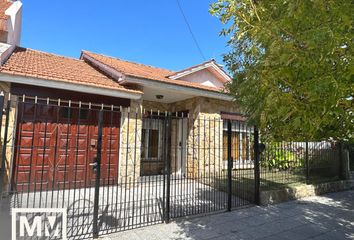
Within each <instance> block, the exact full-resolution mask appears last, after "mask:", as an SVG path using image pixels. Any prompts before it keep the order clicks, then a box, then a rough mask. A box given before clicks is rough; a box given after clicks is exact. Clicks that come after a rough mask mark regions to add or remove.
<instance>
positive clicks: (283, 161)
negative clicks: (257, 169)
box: [261, 143, 304, 170]
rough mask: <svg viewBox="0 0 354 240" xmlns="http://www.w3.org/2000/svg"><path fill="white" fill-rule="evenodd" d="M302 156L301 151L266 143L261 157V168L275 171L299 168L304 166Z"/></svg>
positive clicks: (284, 145) (282, 145) (283, 145)
mask: <svg viewBox="0 0 354 240" xmlns="http://www.w3.org/2000/svg"><path fill="white" fill-rule="evenodd" d="M302 155H303V154H302V149H292V148H291V147H289V146H286V144H282V143H268V144H266V149H265V152H264V153H263V154H262V156H261V166H262V167H265V168H268V169H277V170H287V169H294V168H301V167H303V166H304V160H303V157H302Z"/></svg>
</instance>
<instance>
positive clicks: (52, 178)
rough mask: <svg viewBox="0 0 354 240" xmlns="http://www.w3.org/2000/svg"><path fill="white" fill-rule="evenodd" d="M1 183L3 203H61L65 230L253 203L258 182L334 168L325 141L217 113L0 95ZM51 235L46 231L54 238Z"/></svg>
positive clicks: (271, 183)
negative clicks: (267, 132)
mask: <svg viewBox="0 0 354 240" xmlns="http://www.w3.org/2000/svg"><path fill="white" fill-rule="evenodd" d="M3 106H5V110H6V111H4V114H3V115H1V119H2V123H3V124H2V127H1V136H2V138H1V139H2V140H3V141H2V153H1V154H2V155H1V156H2V158H1V165H0V166H1V169H0V179H1V180H2V183H1V184H0V187H1V189H0V193H1V194H2V196H4V197H6V198H7V199H10V200H11V201H10V205H9V210H10V208H65V209H66V210H67V218H68V224H67V227H68V229H67V235H68V237H69V238H71V239H78V238H88V237H92V236H93V237H97V236H98V235H101V234H106V233H110V232H115V231H122V230H127V229H132V228H137V227H141V226H147V225H151V224H155V223H162V222H169V221H170V220H171V219H175V218H179V217H184V216H189V215H199V214H206V213H211V212H218V211H230V210H232V209H235V208H239V207H244V206H248V205H251V204H258V203H259V192H260V189H269V188H274V187H284V186H285V185H287V184H291V183H295V182H307V183H310V182H316V181H323V180H328V179H331V180H333V179H336V178H338V176H339V171H340V168H341V166H340V164H339V163H340V161H339V160H338V158H339V156H340V151H339V148H337V147H335V146H333V145H332V144H330V143H328V142H273V143H265V148H264V149H263V148H262V146H261V145H260V144H259V141H260V140H259V134H258V130H257V128H255V127H253V126H248V125H247V124H246V123H245V122H243V121H236V120H230V119H221V118H220V116H219V115H215V117H214V116H213V115H205V114H199V115H192V114H190V113H188V111H181V112H159V111H152V110H150V111H146V110H142V111H140V110H138V109H129V108H123V107H117V106H107V105H102V104H93V103H83V102H74V101H64V100H60V99H41V98H37V97H27V96H12V97H11V98H8V99H4V97H0V107H1V109H2V108H3ZM53 239H54V238H53Z"/></svg>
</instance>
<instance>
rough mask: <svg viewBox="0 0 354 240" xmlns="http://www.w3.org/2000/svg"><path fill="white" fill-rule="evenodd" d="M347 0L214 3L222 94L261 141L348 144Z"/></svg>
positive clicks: (351, 116)
mask: <svg viewBox="0 0 354 240" xmlns="http://www.w3.org/2000/svg"><path fill="white" fill-rule="evenodd" d="M353 9H354V2H353V1H352V0H291V1H290V0H218V1H217V2H216V3H213V4H212V5H211V9H210V13H211V14H213V15H216V16H217V17H219V19H220V20H221V22H222V23H223V24H224V26H225V27H224V29H223V30H222V31H221V35H224V36H229V37H230V40H229V41H228V44H229V46H230V47H231V51H230V52H229V53H227V54H225V55H224V61H225V62H226V65H227V67H228V69H229V71H230V72H231V73H232V75H233V81H232V82H231V83H230V84H228V86H227V87H228V89H229V91H230V92H231V94H232V95H234V97H235V101H236V102H237V103H238V104H240V105H241V107H242V109H243V111H244V113H245V114H247V115H248V116H249V120H250V121H251V122H252V123H254V124H257V125H258V126H259V128H260V129H261V131H262V134H263V136H267V137H269V138H273V139H278V140H287V139H292V140H294V139H298V140H301V139H312V140H320V139H330V138H332V139H334V140H353V137H354V136H353V133H354V128H353V126H354V113H353V111H354V110H353V101H354V100H353V96H354V91H353V88H354V64H353V41H354V34H353V33H354V29H353V17H354V14H353Z"/></svg>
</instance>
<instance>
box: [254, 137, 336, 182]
mask: <svg viewBox="0 0 354 240" xmlns="http://www.w3.org/2000/svg"><path fill="white" fill-rule="evenodd" d="M340 154H341V153H340V146H339V145H334V144H333V143H330V142H326V141H322V142H269V143H265V150H264V152H263V153H262V154H261V160H260V165H261V174H260V177H261V188H262V189H272V188H282V187H284V186H287V185H289V184H292V183H301V182H302V183H318V182H323V181H332V180H337V179H339V178H340V176H341V159H340Z"/></svg>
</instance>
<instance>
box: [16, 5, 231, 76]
mask: <svg viewBox="0 0 354 240" xmlns="http://www.w3.org/2000/svg"><path fill="white" fill-rule="evenodd" d="M214 1H216V0H214ZM211 2H213V1H212V0H180V3H181V5H182V8H183V10H184V13H185V15H186V16H187V18H188V20H189V23H190V25H191V27H192V29H193V32H194V35H195V36H196V38H197V40H198V42H199V45H200V48H201V49H202V51H203V54H204V55H205V57H206V58H207V59H210V58H215V59H216V60H217V61H218V62H219V63H221V64H222V57H221V55H222V54H223V53H226V52H227V47H226V41H227V39H226V38H224V37H221V36H219V32H220V30H221V28H222V25H221V23H220V22H219V20H218V19H217V18H216V17H213V16H211V15H210V14H209V12H208V9H209V5H210V3H211ZM21 45H22V46H23V47H28V48H33V49H37V50H42V51H46V52H50V53H56V54H60V55H64V56H70V57H75V58H77V57H79V55H80V51H81V50H82V49H85V50H89V51H93V52H97V53H102V54H106V55H110V56H115V57H119V58H122V59H127V60H130V61H135V62H140V63H144V64H149V65H153V66H158V67H163V68H167V69H171V70H180V69H183V68H185V67H188V66H191V65H194V64H198V63H200V62H203V58H202V56H201V55H200V53H199V51H198V49H197V47H196V46H195V44H194V42H193V39H192V37H191V35H190V33H189V31H188V28H187V25H186V24H185V22H184V20H183V17H182V14H181V12H180V11H179V9H178V5H177V2H176V0H149V1H147V0H135V1H128V0H125V1H122V0H105V1H99V0H86V1H84V0H81V1H80V0H79V1H73V0H71V1H69V0H60V1H48V0H35V1H33V0H31V1H30V0H23V25H22V39H21Z"/></svg>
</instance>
